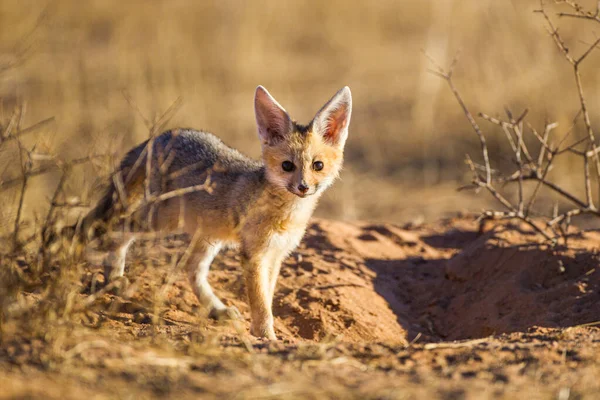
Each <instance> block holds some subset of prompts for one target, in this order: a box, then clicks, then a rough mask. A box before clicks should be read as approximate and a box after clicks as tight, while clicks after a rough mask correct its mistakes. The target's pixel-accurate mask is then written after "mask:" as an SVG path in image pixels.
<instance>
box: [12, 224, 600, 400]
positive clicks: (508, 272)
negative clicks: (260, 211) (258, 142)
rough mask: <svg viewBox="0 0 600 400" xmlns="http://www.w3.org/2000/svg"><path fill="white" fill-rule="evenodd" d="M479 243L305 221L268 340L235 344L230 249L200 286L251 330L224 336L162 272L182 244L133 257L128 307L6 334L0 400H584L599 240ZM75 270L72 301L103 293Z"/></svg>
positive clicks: (468, 227) (452, 235) (591, 371)
mask: <svg viewBox="0 0 600 400" xmlns="http://www.w3.org/2000/svg"><path fill="white" fill-rule="evenodd" d="M477 228H478V227H477V225H476V224H475V223H474V222H473V221H472V220H471V219H469V218H456V219H448V220H443V221H440V222H438V223H436V224H430V225H423V226H404V227H399V226H393V225H381V224H379V225H373V224H368V223H343V222H334V221H329V220H314V222H313V223H311V225H310V226H309V229H308V232H307V236H306V238H305V240H304V241H303V243H302V245H301V246H300V248H299V249H298V251H296V252H295V253H294V254H293V255H292V256H291V257H290V258H289V259H288V260H287V261H286V262H285V265H284V267H283V268H282V272H281V277H280V281H279V284H278V288H277V294H276V297H275V302H274V303H275V305H274V314H275V316H276V323H275V328H276V332H277V334H278V336H279V337H280V338H281V340H280V341H278V342H270V343H269V342H264V341H261V340H256V339H254V338H252V337H251V336H249V335H248V334H247V333H246V332H247V330H248V326H249V324H248V319H249V310H248V307H247V305H246V302H245V295H244V291H245V289H244V284H243V280H242V279H241V270H240V268H239V258H238V257H237V255H236V254H235V252H233V251H230V252H226V253H225V254H223V255H221V256H219V258H218V259H217V260H216V261H215V264H214V266H213V271H212V274H211V280H212V282H213V287H214V288H215V291H216V292H217V294H218V295H219V296H220V297H221V298H222V299H224V301H225V302H226V303H228V304H233V305H235V306H237V307H238V308H239V309H240V311H241V312H242V313H243V314H244V317H245V319H246V320H245V321H243V322H239V323H235V324H232V323H225V324H223V323H216V322H213V321H210V320H208V319H207V318H206V317H205V316H204V312H203V311H202V310H200V309H199V308H198V303H197V301H196V299H195V297H194V295H193V293H192V292H191V290H190V287H189V285H188V283H187V281H186V279H185V276H184V275H183V273H182V272H181V271H178V270H177V268H176V267H174V265H175V264H174V263H173V262H171V260H172V259H173V256H174V255H175V254H176V253H177V252H178V251H179V249H181V247H182V243H179V242H178V241H177V240H172V241H170V242H169V243H164V244H153V245H151V246H148V245H139V246H137V247H136V248H134V250H133V251H132V257H131V258H130V260H131V261H130V262H129V263H128V271H127V272H126V274H127V276H128V278H129V280H130V285H129V288H128V290H127V291H125V292H124V293H123V294H121V295H116V294H103V295H102V296H100V297H99V298H98V300H97V301H96V302H95V303H94V304H93V305H92V306H90V307H89V309H87V310H86V311H85V313H83V316H82V317H81V318H80V319H77V320H76V321H73V320H72V319H71V320H69V322H64V321H63V320H61V319H60V318H58V319H57V320H56V321H53V322H51V324H50V325H51V328H48V331H47V332H46V333H45V334H37V335H33V336H31V337H30V336H26V335H21V334H20V333H19V331H18V330H13V331H12V334H10V329H8V328H7V329H5V331H6V332H9V333H5V334H4V337H3V338H2V341H1V342H0V343H2V347H1V348H0V397H4V398H36V397H40V398H41V397H43V398H77V399H80V398H84V397H89V398H152V397H162V396H168V397H177V398H192V397H195V398H198V397H199V398H217V397H219V398H263V397H268V398H432V397H439V398H448V399H462V398H468V399H471V398H507V399H508V398H524V397H526V396H527V397H529V398H532V399H537V398H541V399H546V398H547V399H550V398H553V399H556V398H558V399H568V398H590V399H591V398H597V396H599V394H598V393H600V360H599V356H600V328H598V327H597V326H596V325H597V324H598V323H599V322H598V321H600V271H599V270H600V251H599V244H600V232H587V233H581V234H579V233H575V234H574V235H573V236H572V237H571V238H570V240H569V243H568V248H566V247H564V246H558V247H554V248H549V247H547V246H545V245H542V244H539V243H538V238H537V236H535V235H533V234H532V233H531V232H529V231H528V230H527V229H525V228H523V227H519V226H506V225H504V226H502V225H499V226H495V227H490V228H489V229H488V230H487V231H486V232H483V233H481V232H478V229H477ZM86 268H87V269H86V270H87V272H86V274H85V276H84V277H83V279H82V283H81V287H82V290H81V291H82V294H78V295H77V296H78V298H80V299H84V300H85V299H89V298H90V296H91V295H92V293H93V292H94V291H95V290H97V288H98V287H101V285H100V281H101V278H100V270H99V269H98V268H94V267H86ZM21 297H22V298H23V299H25V300H23V301H29V302H30V303H32V304H36V303H35V302H36V301H38V300H37V299H38V298H41V297H42V295H41V294H40V293H36V292H35V291H27V292H24V293H22V294H21ZM40 306H41V305H40ZM9 322H10V321H9ZM7 325H10V324H9V323H7ZM50 325H49V326H50Z"/></svg>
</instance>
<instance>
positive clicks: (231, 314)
mask: <svg viewBox="0 0 600 400" xmlns="http://www.w3.org/2000/svg"><path fill="white" fill-rule="evenodd" d="M208 316H209V318H212V319H214V320H217V321H228V320H234V321H235V320H239V321H242V320H243V319H244V317H242V313H240V311H239V310H238V309H237V307H234V306H231V307H225V308H213V309H212V310H210V313H208Z"/></svg>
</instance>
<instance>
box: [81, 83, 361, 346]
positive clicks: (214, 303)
mask: <svg viewBox="0 0 600 400" xmlns="http://www.w3.org/2000/svg"><path fill="white" fill-rule="evenodd" d="M254 109H255V116H256V125H257V128H258V136H259V139H260V142H261V145H262V160H261V161H255V160H252V159H250V158H248V157H246V156H244V155H242V154H241V153H240V152H238V151H237V150H235V149H233V148H230V147H228V146H226V145H225V144H224V143H223V142H221V140H220V139H218V138H217V137H216V136H214V135H212V134H210V133H207V132H202V131H195V130H192V129H176V130H171V131H167V132H164V133H163V134H161V135H159V136H157V137H155V138H154V139H150V140H148V141H146V142H145V143H142V144H141V145H139V146H138V147H135V148H134V149H132V150H131V151H129V153H128V154H127V155H126V156H125V157H124V159H123V160H122V162H121V166H120V168H119V170H118V171H117V172H116V173H115V174H114V175H113V179H112V182H111V184H110V185H109V188H108V190H107V192H106V194H105V195H104V197H103V198H102V199H101V200H100V201H99V202H98V204H97V206H96V208H95V209H94V210H92V211H91V212H90V213H89V214H88V215H87V216H86V217H85V218H84V220H83V229H84V230H85V231H87V230H89V229H91V227H92V226H94V225H95V224H98V223H100V224H107V225H111V226H112V227H113V228H114V227H115V226H116V229H115V230H113V231H112V232H121V233H123V232H125V231H127V232H128V234H126V235H125V234H120V235H117V237H118V238H119V239H112V242H111V243H112V244H111V245H110V246H109V251H110V253H109V254H110V255H109V257H107V258H106V261H105V266H106V270H105V276H106V278H107V281H108V280H110V279H115V278H118V277H121V276H123V273H124V267H125V255H126V253H127V248H128V247H129V245H130V244H131V243H132V241H133V240H134V239H135V237H136V233H137V235H139V234H140V233H139V232H140V231H144V230H146V229H147V230H151V231H156V232H175V231H178V232H184V233H187V234H189V235H190V236H193V237H194V238H195V239H198V240H193V241H192V245H190V246H192V247H190V249H188V250H189V253H188V257H187V261H186V262H185V264H186V270H187V273H188V275H189V278H190V281H191V285H192V287H193V290H194V293H195V294H196V296H197V297H198V300H199V302H200V304H201V305H202V306H203V307H205V308H206V309H208V310H209V312H210V315H211V317H213V318H240V314H239V312H238V311H237V309H235V307H227V306H225V305H224V304H223V303H222V302H221V300H219V299H218V298H217V297H216V296H215V294H214V293H213V291H212V289H211V287H210V285H209V283H208V281H207V275H208V272H209V268H210V265H211V263H212V261H213V259H214V258H215V256H216V255H217V254H218V253H219V250H221V248H223V247H224V246H238V247H239V249H240V251H241V258H242V264H243V276H244V279H245V281H246V287H247V292H248V300H249V305H250V311H251V320H252V321H251V333H252V334H253V335H255V336H258V337H265V338H268V339H276V336H275V332H274V330H273V314H272V311H271V306H272V300H273V293H274V291H275V283H276V280H277V276H278V274H279V269H280V267H281V262H282V261H283V259H284V258H285V257H287V256H288V255H289V254H290V252H292V251H293V250H294V249H295V248H296V246H297V245H298V244H299V242H300V240H301V239H302V236H303V235H304V232H305V229H306V226H307V223H308V220H309V218H310V216H311V214H312V212H313V210H314V209H315V206H316V205H317V201H318V199H319V197H320V196H321V195H322V194H323V192H324V191H325V190H326V189H327V188H328V187H329V186H330V185H331V184H332V183H333V181H334V180H335V179H336V178H337V177H338V174H339V172H340V169H341V167H342V160H343V149H344V144H345V142H346V139H347V137H348V126H349V124H350V115H351V112H352V96H351V93H350V89H349V88H348V87H344V88H343V89H341V90H340V91H339V92H337V93H336V94H335V96H333V98H331V99H330V100H329V101H328V102H327V103H326V104H325V105H324V106H323V107H322V108H321V109H320V110H319V111H318V112H317V114H316V115H315V117H314V119H313V120H312V121H311V122H310V123H309V124H308V125H301V124H298V123H297V122H295V121H294V120H293V119H292V118H290V116H289V115H288V113H287V112H286V110H285V109H284V108H283V107H282V106H281V105H280V104H279V103H278V102H277V101H276V100H275V99H274V98H273V97H272V96H271V95H270V94H269V92H267V90H266V89H265V88H263V87H262V86H258V88H257V89H256V93H255V97H254ZM207 182H208V184H207ZM197 188H199V189H198V190H196V189H197ZM135 204H138V205H140V204H141V206H139V207H137V208H136V207H135ZM132 209H133V210H134V212H130V214H131V215H129V216H127V215H126V216H125V217H124V216H123V214H126V213H127V211H128V210H132ZM133 220H136V221H142V222H139V223H137V225H136V228H132V225H133V224H132V223H131V221H133ZM109 221H112V222H109ZM115 221H116V222H115ZM113 236H114V235H113Z"/></svg>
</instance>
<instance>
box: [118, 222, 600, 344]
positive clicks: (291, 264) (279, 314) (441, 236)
mask: <svg viewBox="0 0 600 400" xmlns="http://www.w3.org/2000/svg"><path fill="white" fill-rule="evenodd" d="M537 241H538V238H537V237H536V236H535V235H533V234H532V233H530V232H527V231H526V230H516V229H515V227H511V228H510V229H509V228H508V227H506V226H498V227H496V228H495V229H494V230H492V231H490V232H487V233H485V234H483V235H478V234H477V232H476V226H475V224H474V223H472V222H468V221H465V220H452V221H445V222H443V223H441V224H437V225H435V226H428V227H427V226H425V227H419V228H414V229H400V228H398V227H395V226H391V225H371V224H364V223H352V224H351V223H342V222H333V221H327V220H316V221H315V222H314V223H312V224H311V225H310V227H309V229H308V232H307V236H306V238H305V240H304V242H303V243H302V245H301V246H300V248H299V249H298V251H297V252H296V253H294V255H293V256H292V257H290V259H288V260H287V262H286V263H285V265H284V267H283V268H282V272H281V278H280V280H279V284H278V287H277V293H276V296H275V302H274V304H275V305H274V314H275V316H276V331H277V332H278V335H279V336H280V337H282V338H284V339H293V338H297V339H300V338H301V339H309V340H321V339H324V338H326V337H337V336H340V339H342V340H344V341H350V342H366V341H386V342H397V343H402V342H405V341H407V340H413V339H414V338H415V337H417V336H420V339H419V340H420V341H423V340H433V341H438V340H454V339H465V338H479V337H484V336H488V335H491V334H500V333H505V332H515V331H525V330H527V329H528V328H529V327H532V326H544V327H568V326H574V325H578V324H584V323H588V322H592V321H598V320H600V271H598V270H599V269H600V268H599V267H600V254H599V252H598V244H599V243H600V233H598V232H589V233H585V234H581V235H578V236H576V237H573V238H572V239H571V240H570V242H569V249H564V248H561V247H558V248H554V249H551V248H548V247H547V246H544V245H539V244H536V243H537ZM151 270H152V271H146V273H144V274H143V275H142V276H141V277H140V278H141V279H142V280H145V275H147V274H150V275H151V276H150V278H151V280H153V281H155V282H156V281H158V282H164V281H165V279H166V278H161V279H158V278H156V277H152V275H153V274H154V273H159V274H165V271H164V265H163V266H162V267H157V268H155V269H154V268H151ZM129 276H130V277H131V279H133V280H136V279H137V278H136V277H135V276H131V275H129ZM211 279H212V282H213V286H214V287H215V289H216V292H217V294H218V295H220V296H221V297H222V298H223V299H224V300H225V302H227V303H230V304H234V305H236V306H237V307H238V308H239V309H240V310H241V311H242V313H243V314H244V315H245V317H246V319H248V318H249V312H248V307H247V305H246V301H245V295H244V286H243V279H242V278H241V271H240V268H239V260H238V259H237V257H236V256H235V253H234V252H231V253H228V254H225V255H223V256H221V257H220V258H218V259H217V261H216V263H215V265H214V268H213V273H212V277H211ZM145 282H146V283H144V284H142V285H140V289H141V290H139V291H138V293H137V294H135V295H134V301H135V298H136V297H137V298H138V299H139V297H140V296H141V297H143V296H144V288H145V287H148V286H147V282H148V281H147V280H146V281H145ZM169 298H170V303H171V304H170V306H171V311H170V312H169V313H170V314H169V315H170V316H171V319H172V320H174V321H177V320H186V321H190V322H193V323H195V322H194V321H198V319H197V318H198V316H197V314H198V313H197V310H196V309H195V308H196V307H197V303H196V301H195V298H194V297H193V294H191V291H190V290H189V286H188V285H187V282H186V281H185V278H184V277H183V274H182V276H181V277H180V278H179V279H178V281H177V282H176V284H175V287H174V289H173V290H172V291H171V293H170V296H169ZM246 328H247V325H246Z"/></svg>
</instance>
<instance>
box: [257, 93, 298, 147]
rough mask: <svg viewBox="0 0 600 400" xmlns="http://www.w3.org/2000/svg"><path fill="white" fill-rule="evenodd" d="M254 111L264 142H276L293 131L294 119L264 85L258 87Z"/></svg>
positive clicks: (259, 133)
mask: <svg viewBox="0 0 600 400" xmlns="http://www.w3.org/2000/svg"><path fill="white" fill-rule="evenodd" d="M254 113H255V114H256V126H257V127H258V136H259V137H260V139H261V141H262V142H263V144H267V145H271V144H275V143H277V142H279V141H280V140H282V139H283V138H284V137H285V136H286V135H287V134H289V133H290V132H291V131H292V119H291V118H290V116H289V115H288V113H287V112H286V111H285V109H284V108H283V107H281V105H280V104H279V103H278V102H277V100H275V99H274V98H273V96H271V95H270V94H269V92H267V89H265V88H264V87H262V86H259V87H257V88H256V94H255V95H254Z"/></svg>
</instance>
